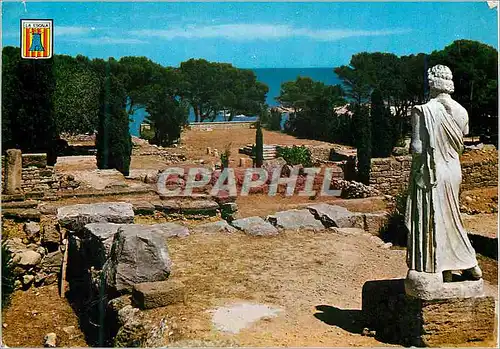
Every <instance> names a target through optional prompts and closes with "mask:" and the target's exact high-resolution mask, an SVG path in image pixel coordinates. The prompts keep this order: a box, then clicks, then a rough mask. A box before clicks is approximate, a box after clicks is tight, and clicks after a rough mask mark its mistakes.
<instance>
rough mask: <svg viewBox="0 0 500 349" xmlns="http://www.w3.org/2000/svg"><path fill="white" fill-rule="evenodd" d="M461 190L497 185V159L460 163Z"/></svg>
mask: <svg viewBox="0 0 500 349" xmlns="http://www.w3.org/2000/svg"><path fill="white" fill-rule="evenodd" d="M461 165H462V187H461V188H462V190H470V189H475V188H484V187H495V186H497V185H498V158H496V157H495V158H493V159H490V160H486V161H481V162H466V163H462V164H461Z"/></svg>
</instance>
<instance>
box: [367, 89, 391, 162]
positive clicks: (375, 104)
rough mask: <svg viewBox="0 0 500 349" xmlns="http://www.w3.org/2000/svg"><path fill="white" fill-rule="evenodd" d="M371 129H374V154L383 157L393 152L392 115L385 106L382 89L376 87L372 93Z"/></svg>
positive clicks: (376, 156)
mask: <svg viewBox="0 0 500 349" xmlns="http://www.w3.org/2000/svg"><path fill="white" fill-rule="evenodd" d="M370 118H371V131H372V137H371V138H372V156H373V157H375V158H383V157H387V156H390V155H391V154H392V148H393V145H394V142H393V138H394V137H393V133H394V132H393V130H392V116H391V112H390V110H389V109H388V108H386V107H385V104H384V99H383V97H382V93H381V92H380V90H378V89H375V90H374V91H373V92H372V95H371V111H370Z"/></svg>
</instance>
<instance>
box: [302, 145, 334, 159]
mask: <svg viewBox="0 0 500 349" xmlns="http://www.w3.org/2000/svg"><path fill="white" fill-rule="evenodd" d="M305 147H306V148H307V149H309V151H310V152H311V158H312V159H313V161H314V160H319V161H330V160H332V151H333V148H332V147H329V146H324V145H306V146H305Z"/></svg>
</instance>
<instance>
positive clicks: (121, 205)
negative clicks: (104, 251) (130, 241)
mask: <svg viewBox="0 0 500 349" xmlns="http://www.w3.org/2000/svg"><path fill="white" fill-rule="evenodd" d="M57 219H58V220H59V224H60V225H61V226H63V227H65V228H68V229H70V230H75V231H77V230H81V229H83V227H84V226H85V225H86V224H88V223H104V222H110V223H133V222H134V210H133V207H132V204H129V203H125V202H105V203H97V204H77V205H71V206H64V207H60V208H58V210H57Z"/></svg>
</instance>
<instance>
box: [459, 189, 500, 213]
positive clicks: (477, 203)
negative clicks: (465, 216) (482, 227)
mask: <svg viewBox="0 0 500 349" xmlns="http://www.w3.org/2000/svg"><path fill="white" fill-rule="evenodd" d="M460 205H462V211H466V212H468V213H472V214H476V213H496V212H498V187H488V188H479V189H472V190H464V191H463V192H461V193H460Z"/></svg>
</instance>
